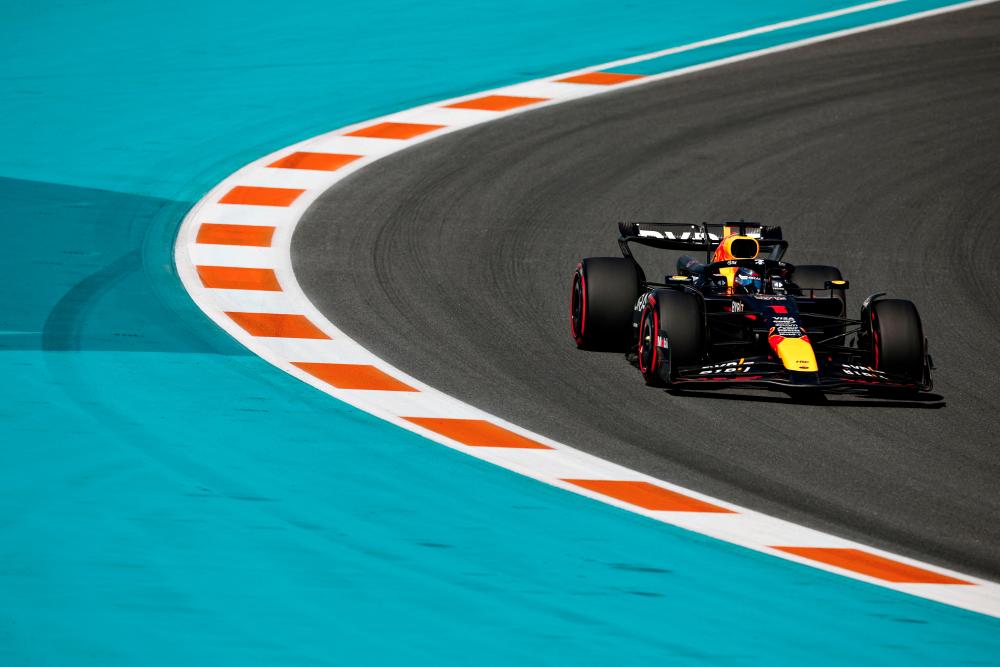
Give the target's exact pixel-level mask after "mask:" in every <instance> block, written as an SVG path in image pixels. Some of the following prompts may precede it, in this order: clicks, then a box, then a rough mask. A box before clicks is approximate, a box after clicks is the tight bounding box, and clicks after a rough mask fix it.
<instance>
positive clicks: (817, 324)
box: [570, 221, 933, 393]
mask: <svg viewBox="0 0 1000 667" xmlns="http://www.w3.org/2000/svg"><path fill="white" fill-rule="evenodd" d="M618 228H619V231H620V236H619V239H618V244H619V246H620V247H621V250H622V255H623V256H622V257H588V258H586V259H584V260H582V261H581V262H580V263H579V264H578V265H577V268H576V272H575V274H574V276H573V291H572V295H571V297H570V299H571V300H570V325H571V328H572V334H573V339H574V340H575V341H576V344H577V346H578V347H580V348H583V349H595V350H616V351H623V352H625V354H626V356H627V358H628V359H629V360H630V361H631V362H632V363H633V364H635V365H636V366H637V367H638V368H639V371H640V372H641V373H642V375H643V377H644V378H645V380H646V382H647V384H650V385H655V386H672V387H677V386H688V387H693V386H695V385H697V384H698V383H700V384H701V386H703V387H705V386H706V385H708V384H712V385H719V384H739V385H749V386H757V387H772V388H779V389H784V390H786V391H788V392H789V393H798V392H801V391H803V390H805V391H806V392H816V391H821V392H838V393H854V392H868V391H870V390H890V391H896V392H908V393H916V392H918V391H930V389H931V377H930V371H931V369H932V368H933V365H932V362H931V358H930V356H929V355H928V353H927V339H926V338H925V337H924V334H923V328H922V326H921V323H920V316H919V314H918V313H917V309H916V307H915V306H914V305H913V303H911V302H910V301H904V300H902V299H883V298H882V297H883V296H884V293H876V294H872V295H871V296H869V297H868V298H867V299H865V300H864V303H863V304H862V306H861V315H860V317H859V318H858V319H851V318H848V317H847V316H846V305H845V304H846V298H845V296H846V290H847V289H848V287H849V285H848V282H847V281H846V280H844V278H843V276H841V274H840V271H839V270H838V269H837V268H835V267H832V266H818V265H808V266H807V265H802V266H793V265H792V264H789V263H787V262H784V261H782V257H783V256H784V254H785V251H786V250H787V248H788V242H787V241H785V240H783V239H782V234H781V228H780V227H768V226H764V225H761V224H758V223H751V222H744V221H740V222H725V223H721V224H707V223H706V224H702V225H691V224H674V223H645V222H627V223H619V225H618ZM632 243H636V244H641V245H643V246H649V247H652V248H660V249H667V250H681V251H684V250H687V251H697V250H704V251H705V252H706V262H705V263H702V262H699V261H697V260H695V259H693V258H692V257H690V256H687V255H683V256H681V257H680V258H679V259H678V260H677V272H676V274H674V275H670V276H666V277H665V278H664V280H663V282H653V281H650V280H647V279H646V274H645V272H644V271H643V269H642V267H641V266H639V263H638V262H637V261H636V259H635V258H634V257H633V255H632V251H631V249H630V247H629V245H630V244H632Z"/></svg>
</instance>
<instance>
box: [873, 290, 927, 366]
mask: <svg viewBox="0 0 1000 667" xmlns="http://www.w3.org/2000/svg"><path fill="white" fill-rule="evenodd" d="M868 326H869V327H870V331H871V335H870V337H869V344H870V345H871V353H872V367H873V368H875V369H876V370H880V371H883V372H884V373H886V374H888V375H889V376H895V377H899V378H903V379H905V380H908V381H910V382H914V383H918V382H921V381H922V379H923V376H924V329H923V325H922V324H921V322H920V314H919V313H917V307H916V306H914V305H913V302H911V301H906V300H904V299H882V300H879V301H875V302H874V303H872V304H871V307H870V309H869V322H868Z"/></svg>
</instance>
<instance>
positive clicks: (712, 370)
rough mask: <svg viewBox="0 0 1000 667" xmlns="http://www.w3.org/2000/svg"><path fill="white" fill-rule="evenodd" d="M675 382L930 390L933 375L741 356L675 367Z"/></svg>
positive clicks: (840, 390) (843, 390)
mask: <svg viewBox="0 0 1000 667" xmlns="http://www.w3.org/2000/svg"><path fill="white" fill-rule="evenodd" d="M672 375H673V377H672V378H671V384H672V385H702V386H706V385H714V386H718V385H742V386H756V387H765V388H778V389H818V390H822V391H824V392H831V393H862V392H868V391H871V390H873V389H875V390H878V389H888V390H893V389H894V390H909V391H929V390H930V388H931V385H930V375H929V373H928V372H926V371H925V373H924V379H922V380H921V381H919V382H914V381H912V380H911V379H909V378H901V377H894V376H892V375H889V374H888V373H885V372H884V371H880V370H877V369H875V368H871V367H869V366H862V365H859V364H850V363H838V362H829V363H826V364H825V365H823V366H821V367H820V370H819V371H818V372H816V373H803V372H798V371H789V370H786V369H785V368H784V366H783V365H782V364H780V363H778V362H776V361H773V360H771V359H768V358H766V357H757V358H741V359H733V360H731V361H726V362H721V363H716V364H709V365H705V366H687V367H681V368H678V369H676V370H675V372H674V373H673V374H672Z"/></svg>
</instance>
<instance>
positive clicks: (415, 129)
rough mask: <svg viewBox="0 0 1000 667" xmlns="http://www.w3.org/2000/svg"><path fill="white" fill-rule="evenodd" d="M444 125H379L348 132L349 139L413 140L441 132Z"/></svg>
mask: <svg viewBox="0 0 1000 667" xmlns="http://www.w3.org/2000/svg"><path fill="white" fill-rule="evenodd" d="M442 127H444V125H423V124H420V123H378V124H376V125H369V126H368V127H362V128H360V129H358V130H354V131H353V132H348V133H347V134H346V135H345V136H348V137H374V138H376V139H412V138H413V137H418V136H420V135H421V134H426V133H427V132H433V131H434V130H440V129H441V128H442Z"/></svg>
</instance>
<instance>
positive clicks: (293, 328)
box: [226, 313, 330, 340]
mask: <svg viewBox="0 0 1000 667" xmlns="http://www.w3.org/2000/svg"><path fill="white" fill-rule="evenodd" d="M226 315H228V316H229V317H230V318H232V320H233V322H236V324H238V325H240V326H241V327H243V328H244V329H245V330H246V331H247V333H249V334H250V335H251V336H262V337H265V338H313V339H323V340H329V339H330V337H329V336H327V335H326V334H325V333H323V332H322V331H320V330H319V329H318V328H317V327H316V325H315V324H313V323H312V322H310V321H309V318H307V317H306V316H305V315H285V314H278V313H226Z"/></svg>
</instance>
